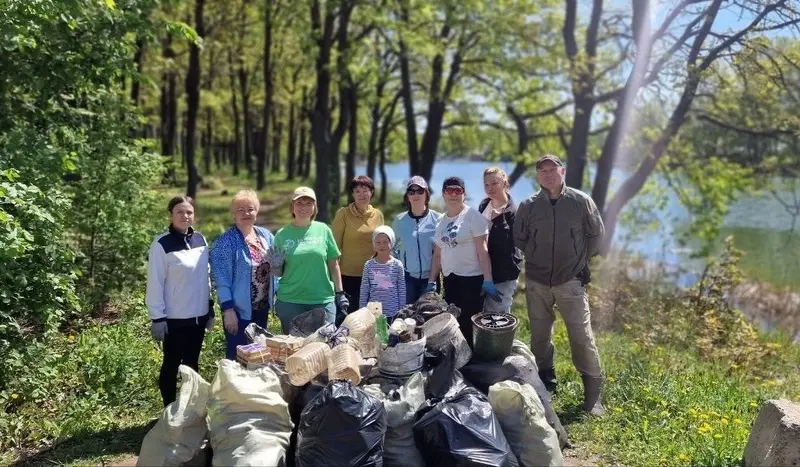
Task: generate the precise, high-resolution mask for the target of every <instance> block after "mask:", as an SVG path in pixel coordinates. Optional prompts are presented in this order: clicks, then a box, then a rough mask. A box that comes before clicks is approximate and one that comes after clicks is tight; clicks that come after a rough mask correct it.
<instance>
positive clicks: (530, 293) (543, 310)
mask: <svg viewBox="0 0 800 467" xmlns="http://www.w3.org/2000/svg"><path fill="white" fill-rule="evenodd" d="M525 298H526V299H527V302H528V318H530V321H531V324H530V326H531V351H532V352H533V355H534V356H535V357H536V363H538V365H539V370H546V369H550V368H553V354H554V352H555V347H554V346H553V324H554V323H555V319H556V315H555V311H554V309H553V307H554V305H558V311H559V313H561V317H562V318H563V319H564V323H565V324H566V326H567V334H568V335H569V345H570V349H571V351H572V363H573V364H574V365H575V368H576V369H577V370H578V372H579V373H580V374H581V375H585V376H591V377H600V376H602V372H601V370H600V354H599V353H598V352H597V344H595V341H594V334H593V333H592V322H591V318H590V314H589V300H588V298H587V295H586V289H585V288H584V287H583V286H582V285H581V282H580V281H579V280H578V279H572V280H570V281H568V282H566V283H564V284H561V285H558V286H555V287H550V286H547V285H543V284H539V283H538V282H534V281H532V280H530V279H526V281H525Z"/></svg>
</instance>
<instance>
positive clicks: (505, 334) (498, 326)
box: [472, 312, 518, 362]
mask: <svg viewBox="0 0 800 467" xmlns="http://www.w3.org/2000/svg"><path fill="white" fill-rule="evenodd" d="M517 324H518V323H517V318H515V317H514V316H513V315H511V314H509V313H493V312H486V313H478V314H477V315H474V316H473V317H472V325H473V331H472V355H473V358H474V359H475V360H479V361H485V362H491V361H496V360H503V359H505V358H506V357H508V356H509V354H511V347H512V346H513V345H514V336H515V335H516V332H517Z"/></svg>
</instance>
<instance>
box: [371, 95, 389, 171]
mask: <svg viewBox="0 0 800 467" xmlns="http://www.w3.org/2000/svg"><path fill="white" fill-rule="evenodd" d="M384 85H385V83H383V82H382V81H378V84H377V85H376V86H375V103H374V104H372V109H371V110H370V121H369V143H368V144H367V177H369V178H371V179H373V180H375V163H376V162H377V161H378V133H379V132H380V124H381V99H382V98H383V88H384Z"/></svg>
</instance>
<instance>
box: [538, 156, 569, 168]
mask: <svg viewBox="0 0 800 467" xmlns="http://www.w3.org/2000/svg"><path fill="white" fill-rule="evenodd" d="M547 161H550V162H552V163H553V164H555V165H556V166H558V167H564V164H563V163H562V162H561V159H559V158H558V157H556V156H553V155H551V154H548V155H546V156H542V157H540V158H539V160H538V161H536V168H537V169H539V167H541V166H542V164H544V163H545V162H547Z"/></svg>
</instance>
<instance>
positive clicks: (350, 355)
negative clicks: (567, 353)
mask: <svg viewBox="0 0 800 467" xmlns="http://www.w3.org/2000/svg"><path fill="white" fill-rule="evenodd" d="M459 313H460V310H459V309H458V308H457V307H454V306H452V305H447V304H446V303H445V302H444V300H442V298H441V297H440V296H439V295H438V294H435V293H427V294H425V295H423V296H422V297H421V298H420V300H419V301H418V302H417V303H415V304H414V305H411V306H407V307H405V308H403V309H402V310H401V312H400V314H399V315H397V316H396V317H395V319H394V320H393V321H392V324H391V326H389V325H387V320H386V318H385V317H384V316H383V314H382V310H381V306H380V303H370V304H368V306H367V307H365V308H362V309H360V310H357V311H355V312H353V313H351V314H349V315H347V317H346V318H345V319H344V321H343V322H342V324H341V325H340V326H339V327H336V326H335V325H333V324H326V323H325V310H324V309H318V310H311V311H309V312H307V313H304V314H302V315H300V316H298V317H296V318H295V319H294V320H293V321H292V325H291V328H290V329H291V331H290V334H289V335H288V336H284V335H272V334H271V333H269V332H268V331H267V330H265V329H263V328H260V327H258V326H257V325H255V324H251V325H249V326H248V327H247V329H246V331H245V334H246V336H247V339H248V340H249V341H250V343H249V344H247V345H244V346H239V348H237V355H236V361H230V360H220V361H219V362H218V363H217V367H218V370H217V374H216V376H215V378H214V381H213V382H212V383H211V384H209V383H208V382H206V381H204V380H203V379H202V378H201V377H200V376H199V375H198V374H197V373H195V372H194V371H193V370H191V369H190V368H188V367H185V366H181V368H180V374H181V378H182V381H183V384H182V387H181V390H180V394H179V395H178V398H177V400H176V401H175V402H173V403H172V404H170V405H169V406H168V407H167V408H166V409H165V410H164V413H163V415H162V417H161V419H160V420H159V421H158V422H157V423H156V425H155V426H154V427H153V429H152V430H151V431H150V432H149V433H148V434H147V436H146V437H145V439H144V441H143V443H142V448H141V453H140V457H139V462H138V464H137V465H240V466H244V465H281V466H298V467H301V466H312V465H313V466H322V465H330V466H355V465H359V466H361V465H364V466H384V465H385V466H390V467H391V466H401V467H402V466H420V465H432V466H437V465H460V466H508V467H513V466H533V465H536V466H538V465H553V466H555V465H563V463H564V459H563V457H562V454H561V449H562V448H564V447H565V446H566V445H568V441H567V437H566V432H565V431H564V428H563V427H562V426H561V423H560V422H559V420H558V417H557V416H556V414H555V412H554V411H553V408H552V405H551V404H550V399H549V395H548V394H547V391H546V390H545V389H544V385H543V384H542V382H541V381H540V380H539V377H538V370H537V368H536V362H535V359H534V358H533V355H531V354H530V351H528V349H527V348H526V347H525V346H524V344H522V343H521V342H519V341H517V340H513V332H514V331H515V329H516V325H515V323H516V320H514V326H513V329H512V330H511V331H510V332H509V331H508V329H507V328H508V327H507V326H505V324H504V323H506V322H505V321H503V319H505V318H507V317H508V315H506V317H499V318H498V317H496V316H492V317H484V318H483V321H481V322H483V323H489V324H491V326H488V325H487V326H486V329H489V328H490V327H492V326H493V328H492V329H490V331H492V332H495V331H497V330H498V329H501V328H502V329H501V331H502V333H500V334H498V333H497V332H496V333H495V334H494V335H492V336H488V337H491V339H488V340H487V336H486V335H484V336H483V337H479V334H480V333H479V332H476V337H475V339H476V340H477V339H479V338H481V339H484V341H483V343H482V344H481V345H480V346H475V349H476V350H475V354H474V355H473V351H472V350H471V349H470V345H468V343H467V342H466V340H465V339H464V336H463V335H462V334H461V331H460V330H459V327H458V322H457V321H456V317H457V316H458V315H459ZM511 319H512V320H513V317H511ZM473 322H474V323H475V325H476V329H478V327H479V326H480V323H479V322H476V321H475V319H473ZM498 323H499V324H498ZM501 325H502V326H501ZM498 326H499V327H498ZM498 332H499V331H498ZM487 356H488V357H490V358H488V357H487ZM209 444H210V446H209Z"/></svg>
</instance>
